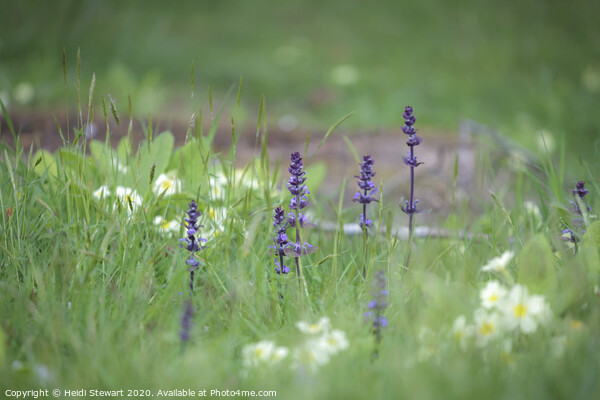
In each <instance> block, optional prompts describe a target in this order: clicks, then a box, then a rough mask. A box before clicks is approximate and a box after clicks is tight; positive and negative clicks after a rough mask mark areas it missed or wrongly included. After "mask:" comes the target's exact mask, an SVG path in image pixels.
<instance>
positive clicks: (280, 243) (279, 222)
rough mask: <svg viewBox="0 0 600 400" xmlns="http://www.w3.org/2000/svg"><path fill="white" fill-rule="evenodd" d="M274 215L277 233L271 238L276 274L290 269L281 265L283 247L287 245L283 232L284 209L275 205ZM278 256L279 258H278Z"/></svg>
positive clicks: (284, 272) (285, 224)
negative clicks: (273, 244) (273, 243)
mask: <svg viewBox="0 0 600 400" xmlns="http://www.w3.org/2000/svg"><path fill="white" fill-rule="evenodd" d="M274 211H275V215H274V216H273V226H274V227H275V229H276V230H277V235H275V237H274V238H273V241H274V242H275V246H272V247H275V249H276V251H275V265H276V267H275V272H277V273H278V274H281V273H282V272H283V274H284V275H285V274H287V273H288V272H290V269H289V268H288V267H287V266H286V265H283V257H284V256H285V248H286V247H287V246H288V244H289V241H288V237H287V234H286V233H285V231H286V229H287V225H288V223H287V221H286V219H285V211H284V210H283V208H281V207H275V210H274ZM278 258H279V259H278Z"/></svg>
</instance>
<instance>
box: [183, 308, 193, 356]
mask: <svg viewBox="0 0 600 400" xmlns="http://www.w3.org/2000/svg"><path fill="white" fill-rule="evenodd" d="M193 318H194V307H193V306H192V302H191V301H189V300H186V301H185V308H184V312H183V316H182V317H181V329H180V330H179V338H180V339H181V348H182V350H183V348H184V347H185V344H186V343H187V342H188V341H189V340H190V331H191V330H192V319H193Z"/></svg>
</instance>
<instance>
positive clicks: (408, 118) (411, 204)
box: [402, 106, 422, 268]
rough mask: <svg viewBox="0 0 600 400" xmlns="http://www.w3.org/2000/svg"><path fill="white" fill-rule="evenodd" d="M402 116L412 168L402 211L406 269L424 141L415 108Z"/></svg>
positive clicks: (408, 159)
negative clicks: (418, 153) (405, 229)
mask: <svg viewBox="0 0 600 400" xmlns="http://www.w3.org/2000/svg"><path fill="white" fill-rule="evenodd" d="M402 116H403V117H404V126H403V127H402V132H404V133H405V134H406V135H408V140H407V141H406V144H407V146H408V147H409V151H408V156H407V157H406V156H405V157H404V164H406V165H407V166H409V167H410V199H409V200H406V202H405V205H404V206H403V207H402V211H404V213H406V214H407V215H408V232H409V233H408V251H407V253H406V268H408V262H409V260H410V251H411V248H412V241H413V228H414V227H413V224H414V220H415V214H416V213H417V212H418V211H417V203H418V202H419V200H417V199H415V168H416V167H418V166H419V165H420V164H422V163H420V162H418V161H417V156H416V155H415V146H418V145H419V144H421V142H422V139H421V138H420V137H418V136H417V130H416V129H415V127H414V125H415V122H417V118H416V117H415V116H414V114H413V108H412V107H411V106H406V108H405V109H404V114H402Z"/></svg>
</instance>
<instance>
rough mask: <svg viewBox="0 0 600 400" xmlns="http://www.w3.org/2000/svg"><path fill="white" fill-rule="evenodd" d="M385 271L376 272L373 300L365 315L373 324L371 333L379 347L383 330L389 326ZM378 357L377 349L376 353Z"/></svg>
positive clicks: (372, 292)
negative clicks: (385, 312) (385, 314)
mask: <svg viewBox="0 0 600 400" xmlns="http://www.w3.org/2000/svg"><path fill="white" fill-rule="evenodd" d="M386 286H387V285H386V278H385V271H384V270H382V269H381V270H378V271H377V272H375V276H374V278H373V286H372V291H371V295H372V300H371V301H370V302H369V304H368V306H367V308H368V309H369V311H367V312H366V313H365V315H364V316H365V320H367V321H370V322H371V332H372V333H373V335H375V342H376V345H379V342H381V337H382V329H383V328H385V327H386V326H387V325H388V321H387V318H386V317H385V316H384V315H383V313H384V311H385V309H386V308H387V306H388V303H387V297H388V290H387V288H386ZM374 355H375V357H377V355H378V353H377V348H376V349H375V352H374Z"/></svg>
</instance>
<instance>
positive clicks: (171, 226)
mask: <svg viewBox="0 0 600 400" xmlns="http://www.w3.org/2000/svg"><path fill="white" fill-rule="evenodd" d="M154 225H156V226H158V230H159V232H161V233H164V234H167V236H169V237H172V236H173V234H177V233H179V229H180V227H181V223H180V222H179V221H169V220H167V219H165V218H163V217H161V216H160V215H157V216H156V217H154Z"/></svg>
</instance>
